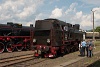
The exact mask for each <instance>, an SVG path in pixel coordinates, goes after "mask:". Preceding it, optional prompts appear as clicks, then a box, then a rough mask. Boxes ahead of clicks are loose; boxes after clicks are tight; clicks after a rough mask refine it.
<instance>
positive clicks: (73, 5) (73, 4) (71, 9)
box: [65, 3, 78, 14]
mask: <svg viewBox="0 0 100 67" xmlns="http://www.w3.org/2000/svg"><path fill="white" fill-rule="evenodd" d="M77 5H78V3H72V4H71V5H70V7H69V9H67V10H66V12H65V13H66V14H69V13H70V12H75V11H76V8H75V6H77Z"/></svg>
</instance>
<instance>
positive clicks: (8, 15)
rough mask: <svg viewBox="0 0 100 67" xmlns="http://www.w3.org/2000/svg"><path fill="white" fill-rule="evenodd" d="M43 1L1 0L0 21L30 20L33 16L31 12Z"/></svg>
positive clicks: (33, 12) (18, 21)
mask: <svg viewBox="0 0 100 67" xmlns="http://www.w3.org/2000/svg"><path fill="white" fill-rule="evenodd" d="M43 2H44V0H29V1H27V0H2V1H1V2H0V21H2V22H4V23H6V22H8V21H12V22H17V23H23V24H26V23H27V22H31V21H33V18H34V17H35V16H34V15H33V14H35V12H36V11H37V9H38V8H39V6H41V5H43ZM32 17H33V18H32ZM26 21H27V22H26Z"/></svg>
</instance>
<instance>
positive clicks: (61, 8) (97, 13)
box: [0, 0, 100, 30]
mask: <svg viewBox="0 0 100 67" xmlns="http://www.w3.org/2000/svg"><path fill="white" fill-rule="evenodd" d="M91 10H92V11H94V24H95V28H96V27H97V26H100V0H0V24H6V23H7V22H13V23H21V24H22V25H23V26H29V25H30V24H33V26H35V21H36V20H43V19H47V18H54V19H59V20H62V21H66V23H71V24H80V29H83V30H90V29H92V26H93V22H92V20H93V19H92V15H93V14H92V13H93V12H92V11H91Z"/></svg>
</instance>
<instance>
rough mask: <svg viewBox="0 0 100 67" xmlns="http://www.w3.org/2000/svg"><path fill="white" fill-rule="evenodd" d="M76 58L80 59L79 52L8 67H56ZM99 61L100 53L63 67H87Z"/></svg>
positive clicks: (98, 48) (99, 48)
mask: <svg viewBox="0 0 100 67" xmlns="http://www.w3.org/2000/svg"><path fill="white" fill-rule="evenodd" d="M97 51H100V46H97V48H96V49H95V50H94V52H97ZM76 58H80V56H79V51H77V52H73V53H70V54H67V55H64V56H63V57H58V58H55V59H48V58H46V59H45V58H44V59H43V58H39V59H33V60H30V61H25V62H22V63H19V64H15V65H12V66H8V67H54V66H57V65H60V64H62V63H65V62H69V61H70V60H73V59H76ZM97 60H100V53H98V54H96V55H94V56H93V57H92V58H87V57H86V58H84V59H81V60H80V61H78V62H76V63H73V64H71V65H68V66H63V67H87V66H89V65H90V64H92V63H94V62H95V61H97ZM90 67H91V66H90ZM96 67H97V66H96Z"/></svg>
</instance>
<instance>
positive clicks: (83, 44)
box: [81, 40, 86, 56]
mask: <svg viewBox="0 0 100 67" xmlns="http://www.w3.org/2000/svg"><path fill="white" fill-rule="evenodd" d="M81 45H82V56H85V48H86V42H85V40H83V41H82V43H81Z"/></svg>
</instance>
